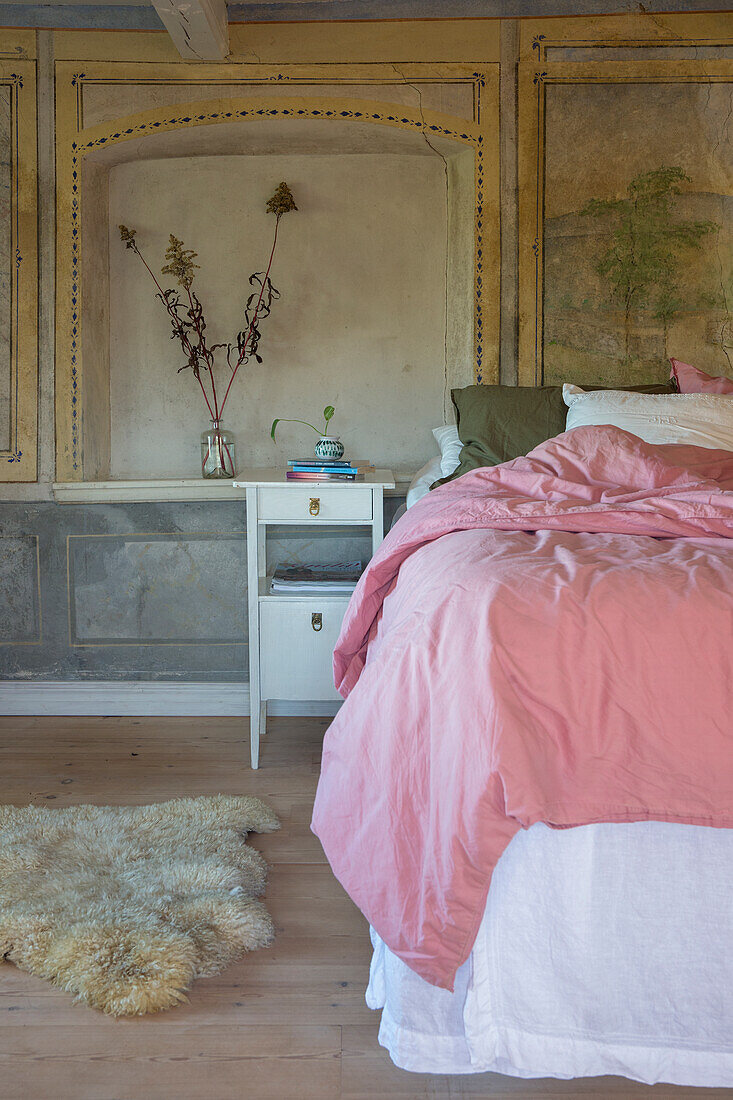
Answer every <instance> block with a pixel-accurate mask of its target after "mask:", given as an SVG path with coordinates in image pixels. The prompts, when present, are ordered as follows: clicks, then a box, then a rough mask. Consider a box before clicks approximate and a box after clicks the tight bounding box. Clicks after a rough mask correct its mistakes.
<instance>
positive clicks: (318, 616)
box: [311, 611, 323, 630]
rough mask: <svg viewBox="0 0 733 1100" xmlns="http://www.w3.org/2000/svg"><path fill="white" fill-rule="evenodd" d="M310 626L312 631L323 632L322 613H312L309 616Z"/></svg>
mask: <svg viewBox="0 0 733 1100" xmlns="http://www.w3.org/2000/svg"><path fill="white" fill-rule="evenodd" d="M311 626H312V627H313V629H314V630H323V613H322V612H320V611H314V612H313V614H312V615H311Z"/></svg>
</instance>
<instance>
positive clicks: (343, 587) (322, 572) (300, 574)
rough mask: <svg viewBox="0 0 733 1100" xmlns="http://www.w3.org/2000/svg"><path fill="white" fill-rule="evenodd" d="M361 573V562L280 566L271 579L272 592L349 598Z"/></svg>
mask: <svg viewBox="0 0 733 1100" xmlns="http://www.w3.org/2000/svg"><path fill="white" fill-rule="evenodd" d="M361 573H362V563H361V562H360V561H346V562H338V563H337V564H336V565H278V567H277V568H276V570H275V572H274V574H273V577H272V585H271V589H270V590H271V591H272V592H289V593H291V594H294V593H303V592H305V593H311V594H313V595H315V594H316V593H317V594H319V595H321V596H328V595H332V596H337V595H341V594H344V593H345V594H346V595H348V594H349V593H350V592H353V591H354V589H355V588H356V582H357V581H358V580H359V577H360V576H361Z"/></svg>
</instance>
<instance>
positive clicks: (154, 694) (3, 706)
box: [0, 680, 341, 718]
mask: <svg viewBox="0 0 733 1100" xmlns="http://www.w3.org/2000/svg"><path fill="white" fill-rule="evenodd" d="M340 705H341V703H340V701H338V700H335V699H334V700H327V701H322V702H310V701H306V702H303V701H297V702H290V701H285V700H283V701H273V702H270V703H268V704H267V713H268V714H272V715H298V716H300V715H304V716H310V715H315V716H325V717H329V716H331V715H334V714H336V713H337V711H338V709H339V707H340ZM43 714H47V715H58V716H62V715H68V716H75V715H79V716H83V715H86V716H92V717H95V716H97V717H102V716H107V715H110V716H112V715H114V716H120V717H132V716H140V717H144V716H151V717H159V718H160V717H171V718H178V717H184V718H185V717H197V716H201V717H206V716H208V715H211V716H214V715H217V716H223V717H227V716H231V717H244V716H245V715H248V714H249V687H248V685H247V684H232V683H211V682H202V683H173V682H171V681H170V680H168V681H154V680H93V681H83V680H82V681H79V680H5V681H0V715H8V716H21V715H25V716H30V715H43Z"/></svg>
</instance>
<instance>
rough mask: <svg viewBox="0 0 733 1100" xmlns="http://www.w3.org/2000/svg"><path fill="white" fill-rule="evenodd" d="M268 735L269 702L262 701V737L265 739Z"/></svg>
mask: <svg viewBox="0 0 733 1100" xmlns="http://www.w3.org/2000/svg"><path fill="white" fill-rule="evenodd" d="M266 733H267V702H266V700H264V699H263V700H262V702H261V703H260V737H264V736H265V734H266Z"/></svg>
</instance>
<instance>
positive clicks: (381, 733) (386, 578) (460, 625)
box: [312, 427, 733, 989]
mask: <svg viewBox="0 0 733 1100" xmlns="http://www.w3.org/2000/svg"><path fill="white" fill-rule="evenodd" d="M731 539H733V453H730V452H725V451H711V450H703V449H702V448H697V447H686V446H681V445H670V446H657V447H655V446H651V445H649V444H647V443H643V442H642V441H641V440H640V439H638V438H637V437H636V436H632V435H630V434H628V433H627V432H623V431H621V430H620V429H617V428H612V427H602V428H599V427H591V428H577V429H575V430H574V431H571V432H566V433H565V434H564V435H561V436H558V437H557V438H555V439H553V440H550V441H549V442H547V443H544V444H542V445H541V446H539V447H537V448H536V449H535V450H534V451H533V452H531V453H530V454H529V455H528V456H527V457H523V458H518V459H515V460H514V461H513V462H508V463H505V464H504V465H503V466H498V467H494V468H490V469H481V470H476V471H474V472H472V473H469V474H465V475H464V476H463V477H461V478H459V479H458V480H456V481H454V482H450V483H448V484H447V485H444V486H441V487H440V488H438V489H435V490H434V491H433V492H431V493H430V494H429V495H428V496H426V497H424V498H423V499H422V500H421V501H419V502H418V503H417V504H416V505H415V506H414V507H413V508H412V509H411V510H410V511H409V512H408V513H407V515H406V516H405V517H404V518H403V519H401V520H400V521H399V523H398V524H397V525H396V527H395V528H394V529H393V530H392V531H391V532H390V533H389V535H388V536H387V538H386V539H385V540H384V543H383V544H382V546H381V547H380V549H379V550H378V552H377V553H376V555H375V556H374V558H373V560H372V562H371V564H370V565H369V568H368V569H367V570H366V572H365V574H364V575H363V577H362V579H361V581H360V582H359V585H358V587H357V589H356V591H355V593H354V596H353V598H352V600H351V603H350V606H349V609H348V611H347V614H346V617H345V619H344V623H343V628H342V631H341V636H340V638H339V641H338V644H337V647H336V651H335V654H334V669H335V675H336V681H337V684H338V685H339V687H340V690H341V693H342V694H343V695H344V696H346V697H347V698H346V702H345V704H344V706H343V707H342V708H341V711H340V713H339V715H338V716H337V718H336V719H335V721H334V722H333V724H332V725H331V727H330V729H329V730H328V732H327V734H326V739H325V744H324V754H323V764H322V771H321V778H320V782H319V786H318V792H317V796H316V802H315V807H314V813H313V824H312V827H313V830H314V832H315V833H316V834H317V835H318V836H319V837H320V839H321V842H322V844H323V847H324V850H325V852H326V855H327V857H328V859H329V862H330V864H331V866H332V868H333V870H334V872H335V874H336V876H337V877H338V878H339V880H340V881H341V882H342V884H343V885H344V887H345V888H346V890H347V891H348V893H349V894H350V895H351V897H352V898H353V900H354V901H355V902H356V904H357V905H358V906H359V908H360V909H361V910H362V911H363V913H364V914H365V915H366V917H367V918H368V920H369V921H370V923H371V924H372V925H373V926H374V927H375V928H376V930H377V932H378V933H379V935H380V936H381V937H382V939H383V940H384V941H385V942H386V943H387V945H388V946H389V947H390V949H391V950H392V951H393V952H394V953H395V954H397V955H398V956H400V957H401V958H402V959H403V960H404V961H405V962H406V963H407V965H408V966H410V967H412V969H413V970H415V971H416V972H417V973H418V974H420V975H422V977H423V978H425V979H427V981H429V982H432V983H433V984H435V985H439V986H443V987H445V988H447V989H452V988H453V979H454V975H455V972H456V970H457V968H458V967H459V966H460V965H461V963H462V962H463V961H464V960H465V959H466V958H467V957H468V954H469V953H470V950H471V947H472V944H473V941H474V939H475V936H476V931H477V928H478V924H479V922H480V920H481V916H482V914H483V911H484V908H485V904H486V898H487V892H488V889H489V885H490V882H491V875H492V872H493V869H494V867H495V866H496V863H497V861H498V859H499V857H500V855H501V853H502V851H503V850H504V848H505V847H506V845H507V844H508V843H509V841H510V840H511V838H512V836H513V835H514V834H515V833H516V832H517V831H518V830H519V829H520V828H527V827H529V826H530V825H532V824H533V823H535V822H538V821H543V822H545V823H546V824H548V825H551V826H554V827H557V828H562V827H569V826H573V825H581V824H588V823H591V822H595V821H641V820H645V819H655V820H660V821H677V822H686V823H689V824H699V825H715V826H721V827H723V826H725V827H731V826H733V542H731Z"/></svg>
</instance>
